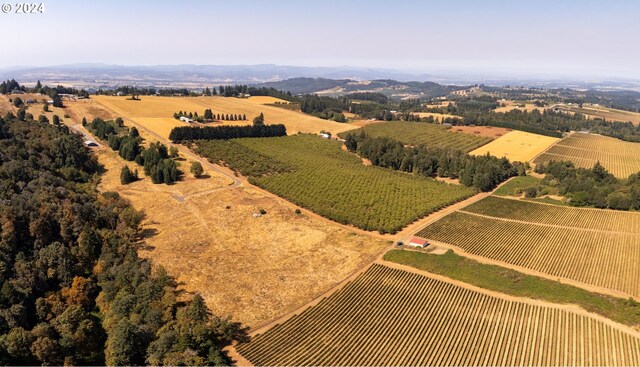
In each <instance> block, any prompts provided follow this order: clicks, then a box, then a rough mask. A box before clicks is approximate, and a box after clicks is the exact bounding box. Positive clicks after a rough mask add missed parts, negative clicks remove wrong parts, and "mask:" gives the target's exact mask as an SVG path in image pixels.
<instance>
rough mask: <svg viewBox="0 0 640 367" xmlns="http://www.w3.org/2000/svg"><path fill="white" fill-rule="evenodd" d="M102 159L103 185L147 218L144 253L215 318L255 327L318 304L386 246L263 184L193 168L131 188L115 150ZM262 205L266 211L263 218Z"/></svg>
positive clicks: (102, 154)
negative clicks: (237, 182) (175, 178)
mask: <svg viewBox="0 0 640 367" xmlns="http://www.w3.org/2000/svg"><path fill="white" fill-rule="evenodd" d="M98 157H99V161H100V162H101V163H102V164H103V165H105V166H106V168H107V172H106V174H105V175H104V176H103V178H102V181H101V184H100V190H101V191H116V192H118V193H120V195H122V196H123V197H125V198H127V199H129V200H130V201H131V202H132V204H133V206H134V207H135V208H137V209H139V210H144V211H145V212H146V214H147V216H146V220H145V222H144V224H143V225H144V228H145V232H146V233H147V238H146V240H145V243H146V246H145V247H143V248H141V249H140V254H141V255H142V256H145V257H150V258H152V259H153V261H154V264H157V265H161V266H163V267H164V268H166V269H167V270H168V271H169V273H170V274H172V275H174V276H176V277H177V278H178V280H179V281H180V282H182V283H183V288H184V289H185V290H187V291H190V292H200V293H201V294H202V295H203V297H204V298H205V300H206V302H207V304H208V306H209V307H210V308H211V309H212V311H213V312H214V313H215V314H219V315H225V314H231V315H233V317H234V320H238V321H241V322H242V323H244V324H245V325H248V326H251V327H255V326H258V325H261V324H263V323H265V322H267V321H269V320H271V319H273V318H275V317H278V316H280V315H281V314H282V313H285V312H288V311H291V310H293V309H296V308H298V307H300V306H302V305H303V304H305V303H307V302H309V301H310V300H312V299H313V298H315V297H316V296H318V295H319V294H321V293H322V292H324V291H326V290H327V289H330V288H331V287H333V286H334V285H335V284H337V283H339V282H340V281H342V280H343V279H344V278H345V277H347V276H348V275H350V274H351V273H353V272H354V271H356V270H357V269H359V268H361V267H363V266H365V265H366V264H367V263H369V262H371V261H372V260H373V259H374V258H375V257H376V256H377V255H378V254H379V253H380V252H381V251H382V250H383V248H384V247H386V246H387V242H386V241H383V240H377V239H372V238H370V237H368V236H363V235H357V234H354V233H352V232H350V231H347V230H344V229H341V228H340V227H338V226H335V225H333V224H331V223H328V222H327V221H325V220H321V219H317V218H315V217H310V216H307V215H305V214H295V213H294V209H295V208H294V207H293V206H292V205H290V204H288V203H286V202H284V201H283V200H280V199H277V198H274V197H272V196H270V195H266V194H264V193H262V192H261V191H259V190H258V189H254V188H251V187H245V186H242V187H238V188H234V189H228V188H227V186H228V184H229V183H230V181H228V180H227V179H223V178H222V177H220V176H217V175H215V174H212V173H211V172H207V173H209V174H210V175H211V176H212V177H210V178H205V179H198V180H196V179H194V178H191V177H189V176H190V175H189V174H188V173H187V178H186V179H185V180H184V181H180V182H178V183H176V184H175V185H171V186H166V185H153V184H151V182H150V181H149V180H148V179H143V180H141V181H138V182H135V183H132V184H129V185H126V186H123V185H121V184H120V181H119V175H120V169H121V167H122V166H123V165H124V164H125V162H124V161H123V160H122V159H120V158H119V157H118V156H117V154H116V153H115V152H112V151H109V150H108V149H107V148H106V147H105V148H104V149H102V150H100V151H99V153H98ZM128 164H130V167H131V168H136V167H135V164H133V163H130V162H128ZM185 164H188V162H185ZM138 169H139V170H140V168H139V167H138ZM183 170H185V169H184V167H183ZM205 170H206V169H205ZM227 207H229V209H227ZM260 208H263V209H265V210H266V211H267V214H266V215H264V216H262V217H259V218H254V217H253V214H254V213H257V212H258V211H259V209H260Z"/></svg>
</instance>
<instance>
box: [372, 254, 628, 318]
mask: <svg viewBox="0 0 640 367" xmlns="http://www.w3.org/2000/svg"><path fill="white" fill-rule="evenodd" d="M384 260H386V261H391V262H394V263H397V264H402V265H408V266H411V267H414V268H416V269H420V270H424V271H428V272H430V273H434V274H440V275H444V276H446V277H448V278H451V279H456V280H460V281H463V282H465V283H468V284H472V285H475V286H477V287H480V288H484V289H489V290H492V291H497V292H502V293H506V294H510V295H513V296H517V297H526V298H533V299H539V300H543V301H547V302H553V303H560V304H575V305H578V306H580V307H582V308H584V309H585V310H587V311H589V312H594V313H597V314H600V315H602V316H605V317H607V318H610V319H611V320H614V321H617V322H620V323H622V324H625V325H629V326H640V303H638V302H633V301H629V300H628V299H623V298H617V297H611V296H606V295H602V294H599V293H594V292H589V291H587V290H584V289H582V288H578V287H574V286H571V285H567V284H563V283H560V282H556V281H553V280H548V279H544V278H540V277H536V276H532V275H527V274H523V273H520V272H517V271H515V270H511V269H507V268H504V267H502V266H496V265H488V264H482V263H479V262H477V261H475V260H471V259H469V258H466V257H464V256H460V255H457V254H455V253H454V252H453V251H451V250H449V251H448V252H447V253H446V254H444V255H433V254H428V253H424V252H418V251H403V250H391V251H389V252H387V253H386V254H385V255H384Z"/></svg>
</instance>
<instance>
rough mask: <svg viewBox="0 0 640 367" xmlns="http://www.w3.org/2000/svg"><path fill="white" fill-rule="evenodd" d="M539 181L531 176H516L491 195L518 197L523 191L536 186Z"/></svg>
mask: <svg viewBox="0 0 640 367" xmlns="http://www.w3.org/2000/svg"><path fill="white" fill-rule="evenodd" d="M540 181H541V180H540V179H539V178H537V177H533V176H517V177H514V178H512V179H510V180H509V181H508V182H506V183H505V184H504V185H502V186H500V187H499V188H498V189H497V190H496V191H494V193H493V194H494V195H499V196H520V195H521V194H522V192H523V191H524V189H526V188H528V187H532V186H538V184H540Z"/></svg>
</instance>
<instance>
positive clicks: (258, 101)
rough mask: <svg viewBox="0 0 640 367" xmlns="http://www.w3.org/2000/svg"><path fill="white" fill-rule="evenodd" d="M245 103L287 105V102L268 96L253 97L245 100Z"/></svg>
mask: <svg viewBox="0 0 640 367" xmlns="http://www.w3.org/2000/svg"><path fill="white" fill-rule="evenodd" d="M247 101H249V102H251V103H256V104H272V103H283V104H289V101H287V100H284V99H281V98H276V97H270V96H253V97H249V98H247Z"/></svg>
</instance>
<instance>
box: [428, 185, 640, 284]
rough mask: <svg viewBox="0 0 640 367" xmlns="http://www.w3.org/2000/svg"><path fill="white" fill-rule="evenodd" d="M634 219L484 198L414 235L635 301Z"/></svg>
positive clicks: (639, 259)
mask: <svg viewBox="0 0 640 367" xmlns="http://www.w3.org/2000/svg"><path fill="white" fill-rule="evenodd" d="M639 217H640V215H639V214H637V213H625V212H614V211H598V210H592V209H580V208H570V207H559V206H552V205H547V204H538V203H531V202H524V201H516V200H510V199H501V198H496V197H489V198H486V199H483V200H481V201H479V202H477V203H475V204H472V205H470V206H469V207H467V208H465V209H464V210H463V211H457V212H454V213H452V214H450V215H448V216H446V217H445V218H443V219H441V220H439V221H438V222H436V223H434V224H432V225H430V226H428V227H426V228H424V229H423V230H421V231H420V232H418V235H419V236H421V237H424V238H429V239H433V240H436V241H441V242H445V243H448V244H451V245H454V246H457V247H459V248H461V249H463V250H464V251H466V252H468V253H471V254H474V255H478V256H483V257H486V258H490V259H494V260H498V261H502V262H505V263H509V264H513V265H517V266H521V267H524V268H528V269H531V270H535V271H539V272H542V273H545V274H549V275H552V276H554V277H556V276H557V277H563V278H567V279H571V280H575V281H578V282H582V283H586V284H590V285H595V286H599V287H604V288H607V289H611V290H615V291H619V292H623V293H625V294H627V295H632V296H634V297H639V296H640V267H638V263H640V246H638V241H640V232H638V231H637V230H638V227H639V225H640V218H639Z"/></svg>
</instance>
